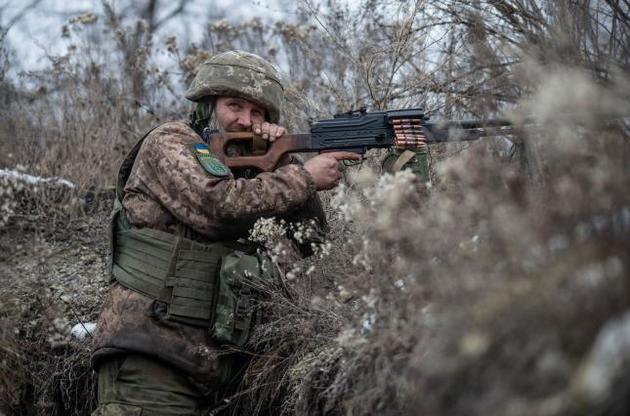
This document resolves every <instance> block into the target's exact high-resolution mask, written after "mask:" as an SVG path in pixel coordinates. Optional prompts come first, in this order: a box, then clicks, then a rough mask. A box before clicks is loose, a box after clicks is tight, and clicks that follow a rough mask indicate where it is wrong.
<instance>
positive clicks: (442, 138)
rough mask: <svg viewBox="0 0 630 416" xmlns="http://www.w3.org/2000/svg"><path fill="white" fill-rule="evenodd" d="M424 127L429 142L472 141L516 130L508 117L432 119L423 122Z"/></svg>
mask: <svg viewBox="0 0 630 416" xmlns="http://www.w3.org/2000/svg"><path fill="white" fill-rule="evenodd" d="M422 127H423V129H424V131H425V135H426V136H427V141H428V142H429V143H432V142H433V143H435V142H438V143H439V142H449V141H452V142H461V141H471V140H477V139H479V138H481V137H489V136H501V135H507V134H513V131H514V126H513V124H512V122H510V121H509V120H507V119H489V120H461V121H459V120H458V121H452V120H447V121H432V122H425V123H423V125H422Z"/></svg>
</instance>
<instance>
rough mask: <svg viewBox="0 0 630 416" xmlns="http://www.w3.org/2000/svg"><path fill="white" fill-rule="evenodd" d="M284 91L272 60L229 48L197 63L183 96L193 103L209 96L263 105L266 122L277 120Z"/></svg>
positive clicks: (275, 121)
mask: <svg viewBox="0 0 630 416" xmlns="http://www.w3.org/2000/svg"><path fill="white" fill-rule="evenodd" d="M283 91H284V86H283V85H282V82H281V81H280V74H279V72H278V71H277V70H276V68H275V67H274V66H273V65H272V64H271V63H269V62H267V61H266V60H264V59H263V58H261V57H260V56H258V55H254V54H252V53H248V52H243V51H229V52H223V53H219V54H217V55H214V56H212V57H210V58H209V59H207V60H206V61H205V62H204V63H202V64H201V65H200V67H199V69H198V71H197V75H196V76H195V78H194V79H193V81H192V83H191V84H190V88H188V91H186V98H188V99H189V100H191V101H196V102H200V101H204V99H205V98H207V97H210V96H230V97H240V98H244V99H246V100H248V101H252V102H254V103H256V104H258V105H260V106H261V107H263V108H265V109H266V110H267V111H268V113H269V121H270V122H272V123H277V122H278V120H279V119H280V109H281V108H282V99H283Z"/></svg>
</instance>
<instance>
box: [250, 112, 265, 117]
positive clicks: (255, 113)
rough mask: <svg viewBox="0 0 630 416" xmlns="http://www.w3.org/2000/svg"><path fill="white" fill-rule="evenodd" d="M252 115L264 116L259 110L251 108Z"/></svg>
mask: <svg viewBox="0 0 630 416" xmlns="http://www.w3.org/2000/svg"><path fill="white" fill-rule="evenodd" d="M252 115H253V116H256V117H261V118H262V117H264V114H263V113H262V111H260V110H252Z"/></svg>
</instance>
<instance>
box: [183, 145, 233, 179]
mask: <svg viewBox="0 0 630 416" xmlns="http://www.w3.org/2000/svg"><path fill="white" fill-rule="evenodd" d="M190 149H191V150H192V152H193V154H194V155H195V157H196V158H197V161H198V162H199V164H200V165H201V167H202V168H203V170H205V171H206V172H208V173H209V174H210V175H212V176H218V177H225V176H229V175H230V169H229V168H228V167H227V166H225V165H224V164H223V163H221V161H220V160H219V159H218V158H217V157H216V156H215V155H213V154H212V153H211V152H210V149H208V145H207V144H205V143H194V144H192V145H191V146H190Z"/></svg>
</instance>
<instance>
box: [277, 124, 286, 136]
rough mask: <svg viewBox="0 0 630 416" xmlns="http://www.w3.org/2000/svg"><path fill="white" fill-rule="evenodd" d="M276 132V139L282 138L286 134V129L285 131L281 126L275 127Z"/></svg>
mask: <svg viewBox="0 0 630 416" xmlns="http://www.w3.org/2000/svg"><path fill="white" fill-rule="evenodd" d="M277 127H278V130H277V131H276V137H280V136H284V135H285V134H287V129H285V128H284V127H282V126H277Z"/></svg>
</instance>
